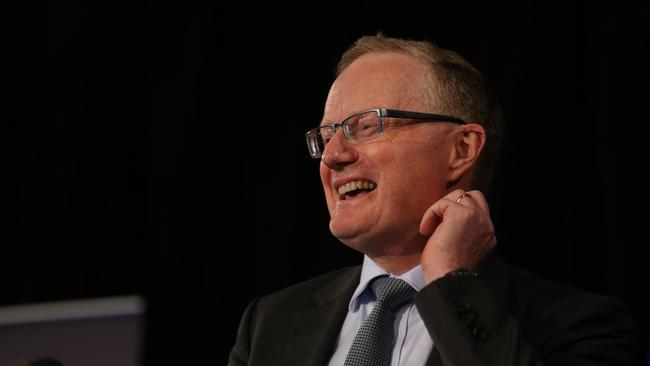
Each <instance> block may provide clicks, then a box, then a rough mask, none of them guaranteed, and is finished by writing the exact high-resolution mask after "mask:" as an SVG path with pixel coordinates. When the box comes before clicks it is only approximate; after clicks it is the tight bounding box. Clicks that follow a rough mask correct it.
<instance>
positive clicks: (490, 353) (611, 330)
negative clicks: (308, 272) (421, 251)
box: [228, 255, 636, 366]
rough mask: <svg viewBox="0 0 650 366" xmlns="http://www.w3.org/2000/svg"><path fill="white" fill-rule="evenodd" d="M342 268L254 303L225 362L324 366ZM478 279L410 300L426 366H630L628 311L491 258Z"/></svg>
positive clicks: (355, 270) (342, 311) (334, 328)
mask: <svg viewBox="0 0 650 366" xmlns="http://www.w3.org/2000/svg"><path fill="white" fill-rule="evenodd" d="M360 273H361V268H360V267H359V266H357V267H351V268H346V269H341V270H338V271H334V272H331V273H328V274H325V275H323V276H320V277H318V278H315V279H312V280H309V281H306V282H303V283H300V284H297V285H294V286H292V287H289V288H287V289H284V290H282V291H280V292H277V293H275V294H272V295H270V296H266V297H263V298H261V299H259V300H256V301H253V302H252V303H251V304H250V305H249V306H248V308H247V309H246V311H245V313H244V316H243V318H242V321H241V324H240V327H239V332H238V335H237V340H236V343H235V345H234V347H233V348H232V351H231V353H230V357H229V362H228V365H230V366H237V365H251V366H255V365H264V366H271V365H291V366H310V365H313V366H316V365H327V362H328V361H329V358H330V356H331V355H332V353H333V350H334V347H335V346H336V342H337V339H338V335H339V331H340V329H341V326H342V324H343V320H344V319H345V316H346V314H347V306H348V303H349V301H350V298H351V297H352V293H353V292H354V290H355V288H356V286H357V285H358V283H359V276H360ZM478 273H479V274H478V275H477V276H474V275H472V274H457V275H448V276H445V277H443V278H441V279H438V280H436V281H434V282H432V283H430V284H429V285H427V286H426V287H425V288H423V289H422V290H421V291H420V292H419V293H418V294H417V296H416V306H417V308H418V311H419V312H420V314H421V316H422V319H423V320H424V323H425V326H426V328H427V330H428V332H429V335H430V336H431V338H432V339H433V343H434V348H433V351H432V353H431V355H430V356H429V360H428V362H427V365H444V366H474V365H486V366H487V365H498V366H508V365H555V366H559V365H566V366H569V365H570V366H582V365H633V364H634V363H635V361H636V359H635V356H636V352H635V351H636V341H635V337H634V323H633V322H632V321H631V320H630V317H629V316H628V312H627V309H626V308H625V307H624V306H623V305H622V304H621V303H620V302H618V301H616V300H614V299H613V298H610V297H605V296H599V295H595V294H591V293H588V292H585V291H581V290H578V289H575V288H571V287H568V286H564V285H560V284H557V283H553V282H551V281H548V280H545V279H542V278H540V277H536V276H534V275H532V274H530V273H527V272H525V271H523V270H520V269H516V268H514V267H511V266H509V265H508V264H506V263H505V262H504V261H503V260H501V259H500V258H499V257H498V256H496V255H492V256H491V258H489V260H487V261H486V263H485V264H484V265H483V266H482V267H481V268H480V269H479V271H478Z"/></svg>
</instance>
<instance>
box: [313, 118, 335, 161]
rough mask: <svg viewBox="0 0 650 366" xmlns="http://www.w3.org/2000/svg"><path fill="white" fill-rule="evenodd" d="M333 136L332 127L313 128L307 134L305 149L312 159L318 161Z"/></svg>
mask: <svg viewBox="0 0 650 366" xmlns="http://www.w3.org/2000/svg"><path fill="white" fill-rule="evenodd" d="M333 136H334V127H333V126H324V127H318V128H314V129H313V130H311V131H309V132H307V147H308V148H309V154H310V155H311V157H312V158H314V159H318V158H320V157H321V155H322V154H323V150H325V145H327V143H328V142H329V140H330V139H331V138H332V137H333Z"/></svg>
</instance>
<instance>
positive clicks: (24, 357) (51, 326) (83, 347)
mask: <svg viewBox="0 0 650 366" xmlns="http://www.w3.org/2000/svg"><path fill="white" fill-rule="evenodd" d="M144 312H145V305H144V300H143V299H142V298H141V297H139V296H120V297H110V298H95V299H83V300H74V301H62V302H50V303H40V304H24V305H12V306H5V307H0V366H27V365H30V363H32V362H34V361H35V360H38V359H44V358H49V359H51V360H56V361H58V362H59V363H60V364H62V365H64V366H140V365H141V363H142V362H141V358H142V354H141V353H142V352H141V349H142V337H143V320H144V319H143V318H144ZM46 364H47V362H46ZM53 364H54V365H55V364H56V363H53Z"/></svg>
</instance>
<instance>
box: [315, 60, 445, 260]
mask: <svg viewBox="0 0 650 366" xmlns="http://www.w3.org/2000/svg"><path fill="white" fill-rule="evenodd" d="M425 70H426V68H425V66H424V65H423V64H421V63H420V62H419V61H417V60H416V59H414V58H412V57H410V56H406V55H400V54H393V53H385V54H366V55H364V56H362V57H360V58H359V59H357V60H355V61H354V62H353V63H352V64H351V65H350V66H349V67H348V68H347V69H346V70H345V71H344V72H343V73H342V74H341V75H340V76H339V77H338V78H337V79H336V81H335V82H334V84H333V85H332V87H331V89H330V92H329V95H328V97H327V102H326V104H325V113H324V117H323V122H322V124H324V125H326V124H332V123H337V122H340V121H341V120H343V119H344V118H346V117H348V116H350V115H352V114H355V113H357V112H360V111H364V110H367V109H371V108H389V109H402V110H410V111H417V112H430V113H436V112H438V113H439V112H440V111H439V110H430V107H426V103H425V101H424V97H423V92H422V90H423V83H424V82H425V81H424V80H425V77H424V75H426V71H425ZM384 122H385V128H384V132H383V135H382V136H378V137H377V138H375V139H373V140H372V141H371V142H367V143H363V144H356V143H354V142H353V141H349V140H346V139H345V137H344V136H343V131H341V130H338V131H337V133H336V135H335V136H334V138H333V139H332V140H331V141H330V142H329V143H328V145H327V146H326V148H325V150H324V152H323V156H322V160H321V164H320V175H321V180H322V183H323V188H324V190H325V197H326V200H327V206H328V209H329V212H330V230H331V232H332V233H333V234H334V236H336V237H337V238H338V239H339V240H341V241H342V242H343V243H345V244H346V245H348V246H350V247H352V248H354V249H357V250H359V251H362V252H364V253H366V254H368V255H371V256H373V255H400V254H405V253H406V252H411V253H412V252H416V251H420V250H421V249H422V247H423V246H424V244H425V243H426V238H423V237H422V236H421V235H420V234H419V233H418V227H419V224H420V220H421V219H422V215H423V214H424V212H425V210H426V209H427V208H428V207H429V206H431V205H432V204H433V203H434V202H436V201H437V200H438V199H439V198H440V197H442V195H443V194H444V192H445V188H446V185H447V181H448V173H449V168H448V163H449V161H450V156H451V151H452V150H453V148H454V144H453V141H452V138H451V136H452V135H451V134H450V131H451V130H452V129H453V125H451V124H447V123H417V124H410V123H408V121H406V120H400V119H392V118H389V119H385V120H384ZM396 126H397V127H396ZM358 181H361V182H362V185H363V183H366V185H365V186H369V187H373V186H374V187H375V188H374V189H373V190H370V189H362V190H361V189H360V190H357V192H354V191H353V192H350V193H347V194H340V192H342V191H343V192H344V191H345V190H346V189H345V188H346V187H345V186H344V184H346V183H349V182H358ZM341 186H343V187H344V188H342V189H340V187H341ZM347 189H349V186H348V187H347ZM358 192H360V193H358Z"/></svg>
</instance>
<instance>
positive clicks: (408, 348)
mask: <svg viewBox="0 0 650 366" xmlns="http://www.w3.org/2000/svg"><path fill="white" fill-rule="evenodd" d="M384 275H389V276H390V277H396V278H400V279H402V280H404V281H406V282H407V283H408V284H409V285H411V286H412V287H413V288H414V289H415V290H416V291H420V289H422V287H424V285H425V282H424V273H423V272H422V268H421V267H420V266H417V267H414V268H413V269H411V270H410V271H408V272H406V273H404V274H402V275H401V276H395V275H392V274H390V273H388V272H386V271H384V270H383V269H382V268H381V267H379V266H378V265H377V264H376V263H375V262H373V261H372V259H370V258H368V256H365V257H364V259H363V267H362V268H361V280H360V281H359V286H357V289H356V290H355V291H354V294H353V295H352V299H351V300H350V305H349V306H348V315H347V316H346V317H345V321H344V322H343V327H342V328H341V333H340V334H339V339H338V342H337V345H336V349H335V351H334V354H333V355H332V358H331V359H330V362H329V366H342V365H343V363H344V362H345V357H346V356H347V354H348V351H349V349H350V346H352V341H353V340H354V337H355V335H356V334H357V331H358V330H359V327H361V323H363V321H364V320H365V319H366V318H367V317H368V315H370V312H371V311H372V308H373V307H374V306H375V302H376V301H375V297H374V295H373V294H372V289H368V290H367V291H366V289H367V288H368V284H369V283H370V282H371V281H372V280H373V279H374V278H376V277H379V276H384ZM395 334H396V342H395V348H394V349H393V358H392V359H391V366H405V365H408V366H419V365H425V364H426V362H427V358H428V357H429V353H431V349H432V348H433V340H432V339H431V337H430V336H429V333H428V332H427V329H426V328H425V326H424V323H423V322H422V318H420V314H419V313H418V310H417V308H416V307H415V303H414V302H412V303H410V304H408V305H406V306H403V307H401V308H400V309H399V311H398V312H397V313H396V314H395Z"/></svg>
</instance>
